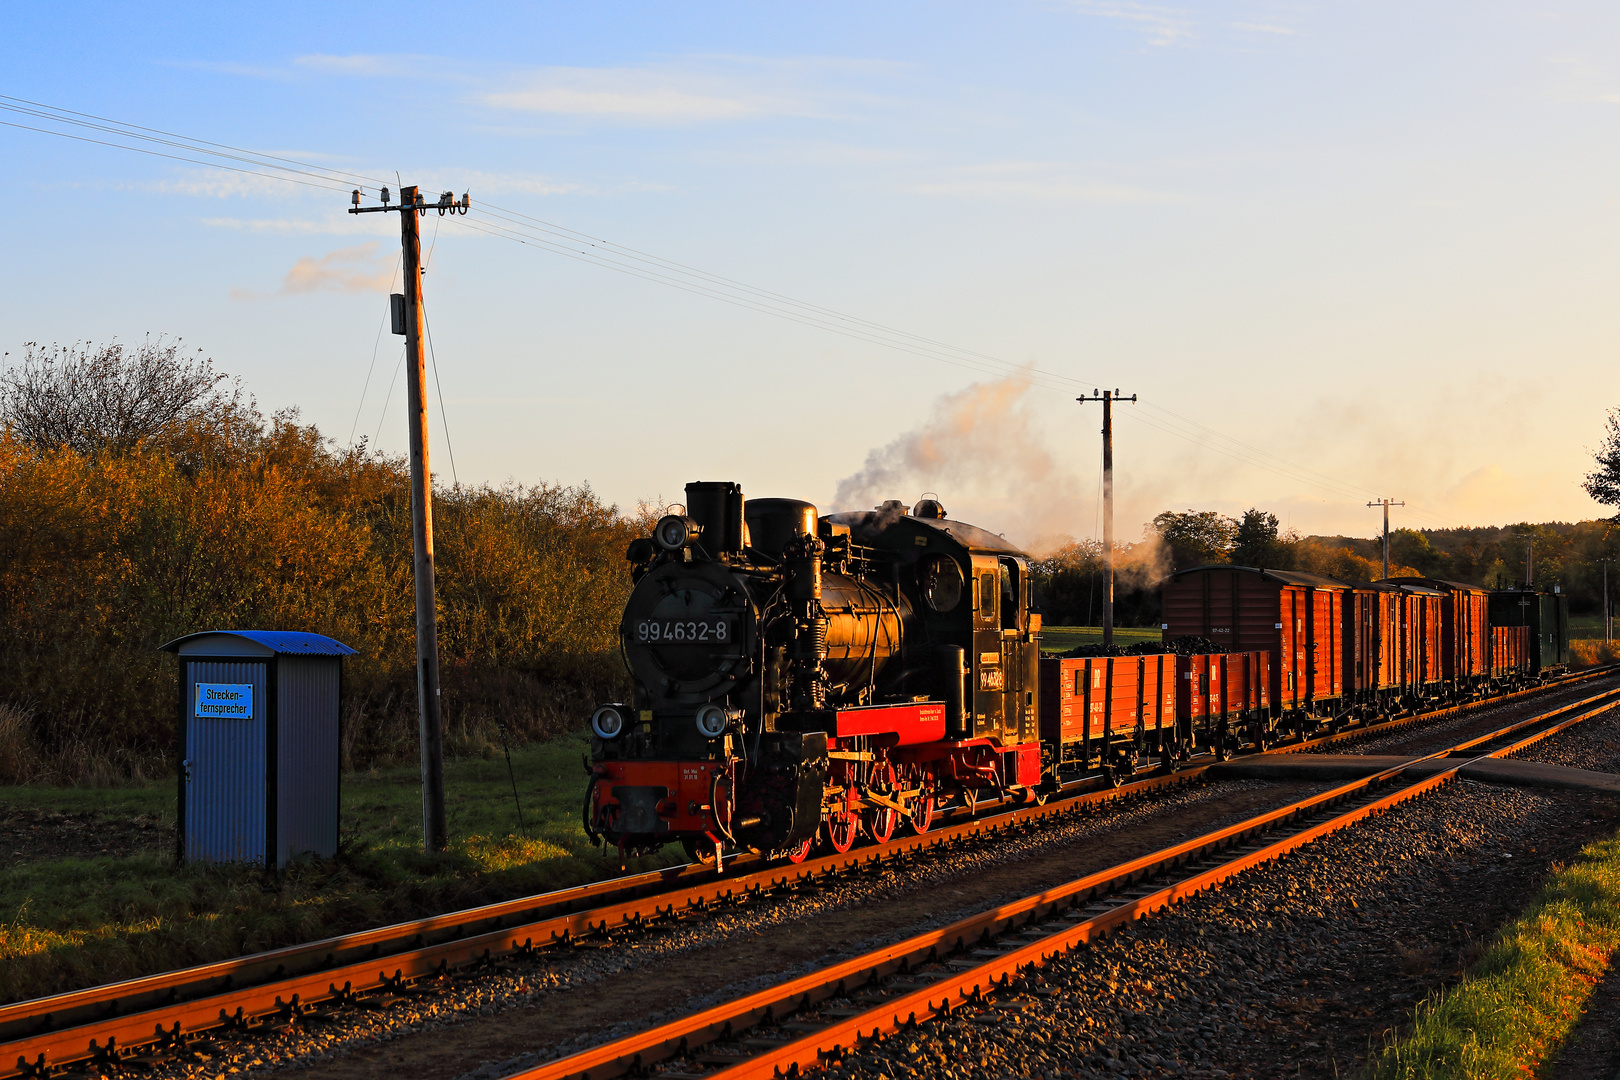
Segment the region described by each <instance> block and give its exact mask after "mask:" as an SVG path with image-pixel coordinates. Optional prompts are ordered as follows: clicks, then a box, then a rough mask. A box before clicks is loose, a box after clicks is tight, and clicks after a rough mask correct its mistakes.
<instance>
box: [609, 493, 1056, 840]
mask: <svg viewBox="0 0 1620 1080" xmlns="http://www.w3.org/2000/svg"><path fill="white" fill-rule="evenodd" d="M627 557H628V559H629V561H630V563H631V564H632V566H633V570H632V577H633V579H634V582H635V585H634V588H633V590H632V592H631V595H630V599H629V602H628V603H627V604H626V607H625V612H624V618H623V621H622V622H621V624H620V636H621V641H622V644H623V649H624V656H625V660H626V662H627V664H628V666H629V668H630V672H631V675H632V677H633V680H634V684H635V697H634V699H633V700H632V701H629V702H615V703H610V704H605V705H602V706H601V707H600V708H598V709H597V710H596V711H595V713H594V714H593V715H592V717H591V730H592V739H591V778H590V782H589V788H588V791H587V793H586V799H585V827H586V831H587V832H588V833H589V834H590V835H591V837H592V839H593V840H595V839H598V838H605V839H606V840H608V841H609V842H612V843H616V844H618V845H619V847H620V849H621V850H622V851H625V852H640V851H645V850H648V849H651V848H654V847H658V846H662V845H663V844H666V843H669V842H673V841H679V842H681V843H682V844H683V845H684V846H685V847H686V848H687V851H688V854H689V855H692V856H694V857H703V858H713V857H723V854H724V852H725V851H727V850H737V849H748V850H753V851H759V852H765V853H770V854H780V855H785V856H786V857H788V858H790V859H793V860H795V861H798V860H802V859H803V858H805V857H806V856H807V855H808V853H809V851H810V848H811V845H812V843H813V842H814V841H815V839H816V837H817V835H818V833H824V835H825V837H826V840H827V842H828V843H829V844H830V845H831V846H832V847H833V848H834V849H835V850H839V851H844V850H847V849H848V848H849V847H850V845H852V844H853V843H854V842H855V840H856V838H857V836H858V835H859V834H860V833H861V832H863V831H864V832H865V833H867V834H868V835H870V836H871V837H872V838H873V839H875V840H878V841H879V842H882V841H886V840H888V839H889V838H890V837H892V836H893V835H894V832H895V830H896V829H897V828H898V827H899V826H900V824H901V823H902V822H906V823H908V824H909V825H910V827H911V828H914V829H917V830H920V831H924V830H927V829H928V828H929V827H930V826H931V824H932V823H933V822H934V820H935V815H936V813H937V811H938V810H939V809H940V808H941V807H942V806H944V805H945V804H946V803H948V802H949V801H950V800H952V799H954V798H958V797H961V796H963V795H965V794H970V793H973V792H979V791H985V790H990V791H994V792H996V793H998V794H1000V795H1002V796H1005V797H1013V798H1018V799H1035V798H1037V797H1038V789H1039V786H1040V784H1041V778H1042V754H1041V744H1040V740H1039V733H1038V730H1037V716H1036V693H1037V661H1038V658H1039V636H1040V616H1039V615H1034V614H1031V612H1030V610H1029V607H1030V604H1029V558H1028V556H1026V555H1025V554H1024V553H1023V552H1022V551H1020V550H1018V549H1017V548H1016V547H1014V546H1013V545H1011V544H1009V543H1007V541H1005V540H1003V539H1002V538H1001V537H999V536H997V535H995V534H994V533H990V532H986V531H985V530H983V529H980V528H976V527H975V526H972V525H968V524H966V523H964V522H960V521H952V520H950V519H949V518H948V517H946V512H945V508H944V507H943V506H941V505H940V504H939V502H938V501H937V500H935V499H929V498H925V499H923V500H922V501H920V502H918V503H917V504H916V505H915V506H913V507H911V508H910V509H909V511H908V509H907V508H906V506H905V505H904V504H902V503H899V502H889V503H885V504H884V505H883V506H882V507H881V508H879V509H878V510H876V511H865V512H858V513H844V514H831V515H827V516H820V515H818V514H817V512H816V508H815V507H814V506H813V505H811V504H810V503H807V502H800V501H798V500H794V499H754V500H745V499H744V498H743V493H742V490H741V489H740V488H739V487H738V486H737V485H736V484H733V483H719V482H704V483H693V484H688V485H687V487H686V506H685V512H684V513H682V514H670V515H667V516H665V517H663V518H662V519H661V520H659V521H658V523H657V525H656V526H655V527H654V529H653V535H652V536H651V537H644V538H640V539H637V540H635V541H633V542H632V543H631V545H630V548H629V550H628V552H627Z"/></svg>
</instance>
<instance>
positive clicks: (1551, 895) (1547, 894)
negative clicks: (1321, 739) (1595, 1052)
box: [1370, 837, 1620, 1080]
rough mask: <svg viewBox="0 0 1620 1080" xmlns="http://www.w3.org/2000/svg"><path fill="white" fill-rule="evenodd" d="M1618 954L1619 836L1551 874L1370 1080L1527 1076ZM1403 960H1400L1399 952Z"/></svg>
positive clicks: (1423, 1007) (1420, 1013)
mask: <svg viewBox="0 0 1620 1080" xmlns="http://www.w3.org/2000/svg"><path fill="white" fill-rule="evenodd" d="M1617 948H1620V837H1616V838H1613V839H1610V840H1605V841H1602V842H1600V843H1596V844H1592V845H1590V846H1588V847H1587V848H1585V849H1584V850H1583V851H1582V852H1581V855H1580V858H1579V859H1578V860H1577V861H1576V862H1575V863H1574V864H1573V865H1571V866H1569V867H1564V868H1558V869H1555V871H1554V873H1553V876H1552V877H1551V878H1550V879H1549V880H1548V882H1547V883H1546V885H1545V886H1543V888H1542V890H1541V893H1540V894H1539V895H1538V896H1537V898H1536V900H1535V902H1534V903H1532V904H1531V906H1530V909H1529V910H1528V911H1527V912H1525V914H1524V915H1523V916H1521V917H1520V918H1519V919H1518V920H1517V921H1515V922H1514V923H1513V924H1512V925H1510V926H1507V927H1504V928H1503V929H1502V930H1501V931H1500V932H1498V933H1497V935H1496V936H1495V938H1494V939H1493V940H1492V941H1491V943H1490V946H1489V948H1488V949H1487V950H1486V951H1485V953H1484V955H1483V956H1482V957H1481V958H1480V959H1479V962H1478V963H1477V964H1475V965H1474V966H1473V967H1472V968H1471V969H1470V971H1469V972H1468V974H1467V977H1466V978H1465V979H1464V980H1463V981H1462V982H1461V983H1460V984H1458V985H1457V986H1455V987H1453V988H1452V989H1450V990H1447V991H1445V992H1444V993H1442V994H1440V995H1439V996H1438V997H1436V998H1432V999H1430V1000H1429V1001H1425V1002H1423V1003H1421V1004H1419V1005H1418V1007H1417V1010H1416V1013H1415V1015H1414V1017H1413V1021H1412V1024H1411V1026H1410V1027H1409V1028H1408V1029H1407V1030H1406V1031H1405V1032H1403V1033H1402V1034H1401V1036H1400V1037H1399V1038H1397V1039H1395V1040H1393V1041H1392V1042H1391V1043H1390V1044H1389V1045H1388V1046H1386V1047H1385V1049H1384V1052H1383V1053H1382V1054H1381V1055H1380V1056H1379V1057H1378V1059H1377V1060H1376V1061H1375V1062H1374V1063H1373V1066H1372V1068H1371V1069H1370V1075H1371V1076H1372V1077H1374V1078H1376V1080H1477V1078H1482V1077H1510V1076H1526V1075H1530V1076H1533V1075H1536V1072H1537V1069H1538V1068H1539V1067H1540V1066H1541V1065H1542V1064H1544V1063H1545V1062H1546V1061H1548V1060H1550V1059H1551V1058H1552V1056H1553V1054H1554V1053H1555V1052H1556V1051H1557V1049H1558V1048H1559V1046H1560V1045H1562V1043H1563V1042H1564V1040H1565V1039H1566V1038H1568V1036H1569V1033H1570V1031H1571V1030H1572V1029H1573V1028H1574V1026H1575V1024H1576V1022H1577V1021H1578V1020H1579V1019H1580V1016H1581V1012H1582V1008H1583V1006H1584V1005H1585V1003H1586V1000H1587V998H1588V997H1590V996H1591V993H1592V989H1593V987H1594V986H1595V985H1596V984H1597V982H1598V980H1599V979H1600V978H1602V976H1603V974H1604V973H1605V972H1606V971H1607V970H1608V967H1609V962H1610V958H1611V957H1612V956H1614V954H1615V950H1616V949H1617ZM1402 956H1403V959H1405V956H1406V954H1405V952H1404V951H1403V953H1402Z"/></svg>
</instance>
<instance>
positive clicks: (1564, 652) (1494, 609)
mask: <svg viewBox="0 0 1620 1080" xmlns="http://www.w3.org/2000/svg"><path fill="white" fill-rule="evenodd" d="M1489 613H1490V619H1491V625H1492V626H1528V627H1529V628H1530V637H1531V646H1530V670H1531V672H1532V673H1533V674H1536V675H1544V674H1551V673H1553V672H1556V671H1562V670H1563V669H1565V668H1567V667H1569V597H1567V596H1565V595H1564V594H1563V593H1561V592H1550V593H1548V592H1537V591H1536V590H1534V589H1500V590H1498V591H1496V592H1493V593H1491V597H1490V604H1489Z"/></svg>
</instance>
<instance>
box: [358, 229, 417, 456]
mask: <svg viewBox="0 0 1620 1080" xmlns="http://www.w3.org/2000/svg"><path fill="white" fill-rule="evenodd" d="M403 259H404V255H403V254H401V255H396V256H394V276H393V277H391V278H389V279H388V291H389V292H390V293H392V292H393V291H394V282H396V281H398V280H399V266H400V262H401V261H402V260H403ZM388 315H389V312H388V311H387V310H384V311H383V315H382V318H381V319H380V320H378V322H377V340H376V341H373V342H372V343H371V366H370V367H368V368H366V382H365V385H364V386H362V387H361V388H360V404H358V405H356V406H355V407H354V423H353V424H351V425H350V426H349V445H350V446H353V445H354V433H355V431H357V430H358V429H359V427H360V413H361V412H362V411H363V410H364V409H365V407H366V392H367V391H368V390H370V389H371V373H372V372H373V371H375V370H376V369H377V350H378V349H379V348H380V347H381V346H382V335H383V327H385V326H387V325H388Z"/></svg>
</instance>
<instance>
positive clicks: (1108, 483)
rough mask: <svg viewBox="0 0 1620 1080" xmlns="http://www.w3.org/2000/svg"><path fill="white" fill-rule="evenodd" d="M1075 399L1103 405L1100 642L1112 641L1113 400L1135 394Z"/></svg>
mask: <svg viewBox="0 0 1620 1080" xmlns="http://www.w3.org/2000/svg"><path fill="white" fill-rule="evenodd" d="M1074 400H1076V401H1082V402H1084V401H1100V402H1102V407H1103V426H1102V437H1103V573H1104V575H1105V576H1106V577H1107V579H1108V580H1107V585H1106V586H1105V588H1104V591H1103V625H1102V632H1103V644H1104V645H1112V644H1113V643H1114V402H1116V401H1135V400H1136V395H1135V394H1132V395H1131V396H1130V397H1121V396H1120V393H1119V391H1118V390H1103V391H1101V392H1100V393H1099V392H1098V391H1096V390H1093V391H1092V392H1091V396H1090V397H1077V398H1075V399H1074Z"/></svg>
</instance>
